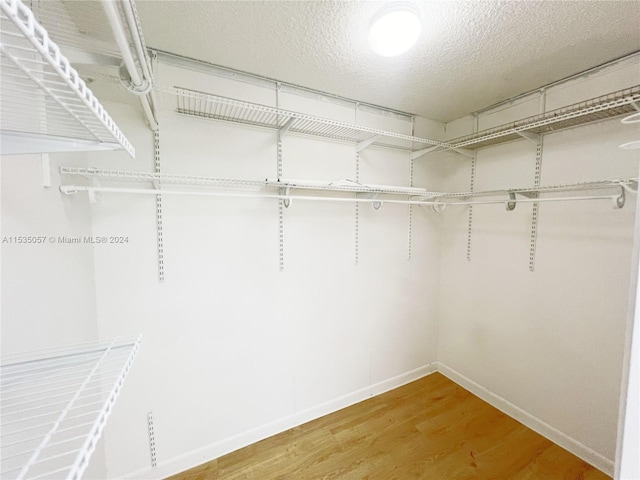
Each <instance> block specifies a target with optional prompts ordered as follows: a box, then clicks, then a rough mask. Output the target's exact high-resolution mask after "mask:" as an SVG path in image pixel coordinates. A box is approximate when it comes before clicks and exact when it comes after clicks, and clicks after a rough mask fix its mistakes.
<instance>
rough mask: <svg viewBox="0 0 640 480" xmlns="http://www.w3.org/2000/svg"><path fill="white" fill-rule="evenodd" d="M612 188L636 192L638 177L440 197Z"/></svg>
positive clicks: (532, 193)
mask: <svg viewBox="0 0 640 480" xmlns="http://www.w3.org/2000/svg"><path fill="white" fill-rule="evenodd" d="M612 188H625V189H626V190H627V191H629V192H631V193H635V191H636V190H637V188H638V179H637V178H629V179H617V180H596V181H591V182H578V183H562V184H558V185H545V186H540V187H529V188H511V189H496V190H482V191H477V192H458V193H443V194H440V198H455V197H463V198H472V197H488V196H496V195H508V194H518V195H523V196H532V195H536V194H540V193H553V192H573V191H585V190H602V189H612Z"/></svg>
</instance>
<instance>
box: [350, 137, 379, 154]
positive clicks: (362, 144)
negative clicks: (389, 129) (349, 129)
mask: <svg viewBox="0 0 640 480" xmlns="http://www.w3.org/2000/svg"><path fill="white" fill-rule="evenodd" d="M378 138H380V135H374V136H373V137H369V138H367V139H366V140H362V141H361V142H358V145H357V146H356V152H358V153H360V152H361V151H362V150H364V149H365V148H367V147H368V146H369V145H371V144H372V143H373V142H375V141H376V140H378Z"/></svg>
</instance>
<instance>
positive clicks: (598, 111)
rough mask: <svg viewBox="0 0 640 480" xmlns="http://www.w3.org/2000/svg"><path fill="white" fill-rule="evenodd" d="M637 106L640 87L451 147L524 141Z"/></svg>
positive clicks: (459, 140)
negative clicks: (529, 136) (528, 136)
mask: <svg viewBox="0 0 640 480" xmlns="http://www.w3.org/2000/svg"><path fill="white" fill-rule="evenodd" d="M638 102H640V85H637V86H634V87H631V88H627V89H624V90H620V91H617V92H613V93H609V94H607V95H603V96H600V97H596V98H592V99H590V100H586V101H583V102H579V103H575V104H573V105H569V106H566V107H562V108H559V109H557V110H551V111H549V112H546V113H543V114H540V115H535V116H532V117H527V118H524V119H522V120H518V121H517V122H512V123H508V124H504V125H500V126H498V127H495V128H491V129H488V130H483V131H481V132H478V133H474V134H472V135H466V136H464V137H459V138H456V139H453V140H449V141H448V143H449V144H450V148H452V149H456V148H457V149H460V148H466V149H477V148H482V147H488V146H491V145H497V144H499V143H503V142H509V141H512V140H518V139H522V136H521V135H520V134H519V132H523V133H533V134H535V135H540V134H544V133H550V132H555V131H559V130H562V129H565V128H571V127H577V126H580V125H585V124H587V123H591V122H596V121H600V120H606V119H609V118H614V117H617V116H620V115H625V114H629V113H633V112H636V109H635V106H634V103H638ZM444 149H446V148H440V149H435V150H434V151H439V150H444Z"/></svg>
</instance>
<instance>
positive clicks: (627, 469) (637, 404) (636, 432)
mask: <svg viewBox="0 0 640 480" xmlns="http://www.w3.org/2000/svg"><path fill="white" fill-rule="evenodd" d="M638 205H640V198H638V199H636V226H637V225H640V209H639V208H638ZM631 266H632V269H631V288H630V292H629V293H630V295H629V309H628V315H627V335H626V342H625V357H624V365H623V370H622V382H621V386H620V412H619V414H618V418H619V421H618V422H619V423H618V439H617V440H618V441H617V448H616V462H615V471H614V478H615V479H616V480H633V479H636V478H640V457H638V451H640V385H639V383H640V382H639V380H640V369H639V368H638V364H639V363H640V358H639V356H638V355H639V354H638V349H639V347H640V320H639V319H640V290H639V289H638V271H640V238H638V236H637V235H636V237H635V238H634V245H633V260H632V262H631Z"/></svg>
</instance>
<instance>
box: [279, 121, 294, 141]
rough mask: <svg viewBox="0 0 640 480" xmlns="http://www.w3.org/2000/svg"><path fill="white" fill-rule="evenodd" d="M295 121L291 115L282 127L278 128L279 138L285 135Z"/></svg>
mask: <svg viewBox="0 0 640 480" xmlns="http://www.w3.org/2000/svg"><path fill="white" fill-rule="evenodd" d="M295 121H296V119H295V117H291V118H289V120H287V122H286V123H285V124H284V125H283V126H282V127H280V130H279V131H278V135H279V136H280V138H282V137H284V136H285V134H286V133H287V132H288V131H289V129H290V128H291V126H292V125H293V122H295Z"/></svg>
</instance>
